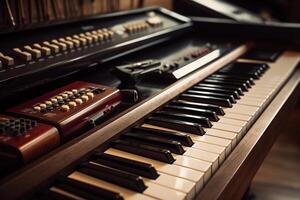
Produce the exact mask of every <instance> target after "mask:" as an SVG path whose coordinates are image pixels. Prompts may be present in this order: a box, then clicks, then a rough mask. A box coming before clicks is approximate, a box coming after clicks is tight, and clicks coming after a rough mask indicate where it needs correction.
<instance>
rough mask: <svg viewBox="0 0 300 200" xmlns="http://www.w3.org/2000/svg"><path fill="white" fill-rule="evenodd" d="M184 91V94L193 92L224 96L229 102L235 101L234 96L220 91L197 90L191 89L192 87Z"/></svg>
mask: <svg viewBox="0 0 300 200" xmlns="http://www.w3.org/2000/svg"><path fill="white" fill-rule="evenodd" d="M185 93H186V94H195V95H205V96H208V97H218V98H225V99H229V101H230V102H231V103H236V100H235V98H234V96H233V95H229V94H222V93H217V92H206V91H199V90H193V89H190V90H187V91H186V92H185Z"/></svg>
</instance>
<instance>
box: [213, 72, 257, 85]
mask: <svg viewBox="0 0 300 200" xmlns="http://www.w3.org/2000/svg"><path fill="white" fill-rule="evenodd" d="M210 77H216V78H227V79H231V78H232V79H234V80H240V81H248V82H249V83H250V84H251V85H255V83H254V79H253V78H249V79H248V78H243V77H239V76H234V75H224V74H223V75H222V74H217V73H216V74H212V75H211V76H210Z"/></svg>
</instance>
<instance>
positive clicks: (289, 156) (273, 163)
mask: <svg viewBox="0 0 300 200" xmlns="http://www.w3.org/2000/svg"><path fill="white" fill-rule="evenodd" d="M286 117H287V118H286V120H284V121H283V123H282V126H283V131H282V132H281V133H280V136H279V138H278V139H277V140H276V142H275V144H274V146H273V147H272V149H271V151H270V153H269V154H268V156H267V157H266V159H265V161H264V162H263V164H262V166H261V167H260V169H259V170H258V172H257V174H256V175H255V177H254V179H253V181H252V184H251V190H250V195H251V196H253V195H254V197H255V200H274V199H285V200H294V199H299V197H300V171H299V169H300V134H299V130H300V124H299V121H300V102H299V101H298V107H297V108H296V109H295V110H293V111H292V112H291V113H289V115H288V116H286Z"/></svg>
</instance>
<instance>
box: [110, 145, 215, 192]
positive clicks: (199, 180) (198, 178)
mask: <svg viewBox="0 0 300 200" xmlns="http://www.w3.org/2000/svg"><path fill="white" fill-rule="evenodd" d="M105 153H107V154H110V155H115V156H119V157H123V158H127V159H132V160H136V161H140V162H145V163H149V164H152V165H153V166H154V167H155V169H156V170H157V171H158V172H161V173H164V174H169V175H171V176H175V177H179V178H183V179H186V180H189V181H192V182H195V183H196V189H197V191H199V190H200V189H201V188H202V186H203V183H204V175H205V174H204V172H203V171H199V170H194V169H191V168H187V167H183V166H180V165H175V164H172V165H171V164H166V163H163V162H160V161H156V160H153V159H149V158H145V157H142V156H138V155H135V154H132V153H127V152H124V151H120V150H117V149H113V148H110V149H108V150H106V151H105ZM206 170H208V172H207V174H210V168H209V167H208V168H206Z"/></svg>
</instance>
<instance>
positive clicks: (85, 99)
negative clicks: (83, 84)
mask: <svg viewBox="0 0 300 200" xmlns="http://www.w3.org/2000/svg"><path fill="white" fill-rule="evenodd" d="M81 99H82V100H83V101H84V102H87V101H88V100H89V97H88V96H87V95H82V96H81Z"/></svg>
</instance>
